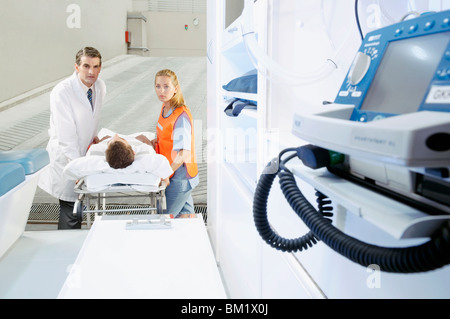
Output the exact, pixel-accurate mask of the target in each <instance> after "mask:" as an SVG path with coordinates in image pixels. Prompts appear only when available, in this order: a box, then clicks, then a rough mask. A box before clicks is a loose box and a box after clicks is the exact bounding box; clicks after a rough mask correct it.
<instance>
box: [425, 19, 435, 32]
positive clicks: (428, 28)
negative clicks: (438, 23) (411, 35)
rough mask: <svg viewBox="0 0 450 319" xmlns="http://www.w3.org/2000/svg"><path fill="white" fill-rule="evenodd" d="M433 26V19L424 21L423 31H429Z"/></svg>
mask: <svg viewBox="0 0 450 319" xmlns="http://www.w3.org/2000/svg"><path fill="white" fill-rule="evenodd" d="M433 27H434V20H432V21H428V22H427V23H425V27H424V28H423V29H424V30H425V31H429V30H431V29H433Z"/></svg>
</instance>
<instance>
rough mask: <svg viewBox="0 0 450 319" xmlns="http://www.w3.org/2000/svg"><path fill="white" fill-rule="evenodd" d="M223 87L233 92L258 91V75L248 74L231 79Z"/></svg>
mask: <svg viewBox="0 0 450 319" xmlns="http://www.w3.org/2000/svg"><path fill="white" fill-rule="evenodd" d="M223 88H224V89H225V90H227V91H232V92H244V93H258V75H257V74H248V75H244V76H241V77H239V78H236V79H234V80H231V81H230V82H229V83H228V84H226V85H224V86H223Z"/></svg>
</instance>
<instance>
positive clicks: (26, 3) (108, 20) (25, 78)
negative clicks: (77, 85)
mask: <svg viewBox="0 0 450 319" xmlns="http://www.w3.org/2000/svg"><path fill="white" fill-rule="evenodd" d="M130 10H131V0H96V1H92V0H69V1H67V0H65V1H61V0H17V1H8V0H0V60H1V61H2V67H1V73H2V76H1V77H0V87H1V89H0V103H1V102H4V101H6V100H9V99H11V98H13V97H16V96H18V95H20V94H23V93H26V92H28V91H30V90H32V89H35V88H37V87H40V86H42V85H45V84H47V83H50V82H53V81H56V80H58V79H61V78H64V77H66V76H67V75H69V74H71V73H72V72H73V69H74V63H75V54H76V52H77V51H78V50H79V49H81V48H82V47H84V46H93V47H95V48H97V49H98V50H99V51H100V52H101V54H102V57H103V61H106V60H108V59H111V58H113V57H115V56H118V55H121V54H126V53H127V47H126V43H125V35H124V34H125V30H126V25H127V11H130Z"/></svg>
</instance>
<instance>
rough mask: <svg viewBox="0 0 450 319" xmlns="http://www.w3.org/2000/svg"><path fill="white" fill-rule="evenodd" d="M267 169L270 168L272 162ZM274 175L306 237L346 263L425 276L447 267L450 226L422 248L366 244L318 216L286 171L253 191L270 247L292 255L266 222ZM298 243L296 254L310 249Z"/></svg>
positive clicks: (257, 218)
mask: <svg viewBox="0 0 450 319" xmlns="http://www.w3.org/2000/svg"><path fill="white" fill-rule="evenodd" d="M291 158H292V157H291ZM285 162H286V161H285ZM285 162H284V164H285ZM269 165H273V162H271V164H269ZM280 166H281V165H280ZM283 166H284V165H283ZM276 175H278V177H279V179H280V185H281V190H282V192H283V194H284V196H285V198H286V200H287V201H288V203H289V205H290V206H291V208H292V209H293V210H294V211H295V213H296V214H297V215H298V216H299V217H300V218H301V219H302V221H303V222H304V223H305V224H306V225H307V226H308V227H309V228H310V230H311V231H310V232H309V233H308V234H307V235H308V236H311V237H313V238H315V240H321V241H322V242H324V243H325V244H326V245H328V246H329V247H330V248H332V249H333V250H335V251H336V252H338V253H340V254H341V255H343V256H345V257H347V258H348V259H350V260H352V261H354V262H356V263H358V264H360V265H362V266H365V267H367V266H370V265H378V266H379V267H380V270H382V271H386V272H395V273H416V272H425V271H430V270H434V269H437V268H441V267H443V266H445V265H448V264H449V263H450V222H448V221H447V222H445V223H443V225H442V226H441V227H440V228H439V229H438V230H437V231H436V232H435V234H433V236H432V237H431V238H430V240H429V241H427V242H425V243H423V244H421V245H417V246H411V247H405V248H403V247H402V248H391V247H380V246H376V245H372V244H368V243H365V242H362V241H360V240H358V239H356V238H353V237H350V236H348V235H346V234H345V233H343V232H342V231H340V230H339V229H337V228H336V227H334V226H333V225H332V224H331V223H330V220H329V219H328V218H326V217H324V216H323V215H322V214H321V213H320V212H318V211H317V210H316V209H315V208H314V207H313V206H312V205H311V204H310V203H309V201H308V200H307V199H306V198H305V197H304V196H303V194H302V192H301V191H300V189H299V188H298V186H297V183H296V181H295V177H294V175H293V174H292V173H291V172H290V171H289V170H287V169H283V170H278V171H277V172H276V173H273V172H272V173H267V174H262V175H261V178H260V180H259V182H258V185H257V187H256V191H255V197H254V202H253V216H254V220H255V225H256V228H257V230H258V232H259V234H260V235H261V237H262V238H263V239H264V240H265V241H266V242H267V243H268V244H270V245H271V246H272V247H275V248H277V249H281V250H283V251H291V250H290V249H291V248H292V246H291V242H290V240H286V239H284V238H282V237H280V236H278V235H276V234H274V232H273V231H272V230H271V228H270V225H269V223H268V220H267V198H268V195H269V192H270V188H271V186H272V183H273V181H274V179H275V176H276ZM305 236H306V235H305ZM305 236H304V237H305ZM297 240H298V241H299V242H301V245H300V247H301V248H298V249H299V250H301V249H302V248H305V249H306V248H307V247H308V246H310V245H311V244H310V243H309V245H308V244H306V246H305V243H304V242H303V241H305V242H307V241H306V240H305V239H304V238H303V237H302V238H301V239H297ZM293 251H295V250H293Z"/></svg>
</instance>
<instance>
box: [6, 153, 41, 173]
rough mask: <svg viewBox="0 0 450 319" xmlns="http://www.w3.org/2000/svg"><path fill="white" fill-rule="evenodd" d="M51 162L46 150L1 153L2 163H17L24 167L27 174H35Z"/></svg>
mask: <svg viewBox="0 0 450 319" xmlns="http://www.w3.org/2000/svg"><path fill="white" fill-rule="evenodd" d="M49 162H50V158H49V156H48V152H47V151H46V150H45V149H32V150H14V151H3V152H0V163H17V164H20V165H22V166H23V168H24V170H25V174H26V175H29V174H34V173H36V172H37V171H39V170H40V169H41V168H43V167H44V166H46V165H47V164H48V163H49Z"/></svg>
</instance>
